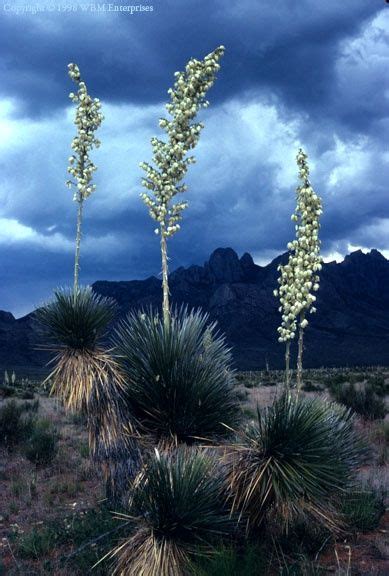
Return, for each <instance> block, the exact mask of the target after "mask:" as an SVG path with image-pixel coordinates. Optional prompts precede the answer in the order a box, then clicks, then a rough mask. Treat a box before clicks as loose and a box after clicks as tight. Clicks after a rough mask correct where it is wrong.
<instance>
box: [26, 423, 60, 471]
mask: <svg viewBox="0 0 389 576" xmlns="http://www.w3.org/2000/svg"><path fill="white" fill-rule="evenodd" d="M58 438H59V435H58V431H57V430H56V428H54V426H53V425H52V423H51V422H50V421H49V420H39V421H38V422H36V423H35V426H34V428H33V431H32V433H31V435H30V437H29V438H28V440H27V442H26V446H25V450H24V453H25V456H26V458H27V459H28V460H30V462H32V463H33V464H35V465H36V466H47V465H48V464H50V463H51V462H52V461H53V460H54V458H55V457H56V455H57V452H58Z"/></svg>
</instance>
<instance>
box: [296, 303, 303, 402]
mask: <svg viewBox="0 0 389 576" xmlns="http://www.w3.org/2000/svg"><path fill="white" fill-rule="evenodd" d="M304 318H305V311H303V312H301V314H300V327H299V340H298V354H297V383H296V384H297V394H299V393H300V390H301V386H302V384H303V350H304V328H303V327H302V326H301V323H302V322H303V321H304Z"/></svg>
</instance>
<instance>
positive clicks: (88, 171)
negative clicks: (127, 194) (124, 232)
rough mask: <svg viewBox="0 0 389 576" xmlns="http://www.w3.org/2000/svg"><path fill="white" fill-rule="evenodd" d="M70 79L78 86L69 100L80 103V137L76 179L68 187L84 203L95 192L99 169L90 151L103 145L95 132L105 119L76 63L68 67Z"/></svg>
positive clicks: (74, 159)
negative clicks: (94, 181) (96, 174)
mask: <svg viewBox="0 0 389 576" xmlns="http://www.w3.org/2000/svg"><path fill="white" fill-rule="evenodd" d="M68 73H69V76H70V78H71V79H72V80H73V81H74V82H75V83H76V84H77V86H78V90H77V93H74V92H70V94H69V98H70V99H71V100H72V101H73V102H75V103H76V104H77V110H76V116H75V120H74V123H75V125H76V127H77V135H76V136H75V137H74V138H73V141H72V144H71V147H72V149H73V150H74V154H73V155H72V156H70V157H69V160H68V161H69V166H68V169H67V171H68V173H69V174H71V175H72V176H73V178H74V180H68V181H67V182H66V185H67V186H68V187H69V188H70V187H72V186H74V187H75V188H76V189H77V192H75V194H74V196H73V199H74V200H75V201H77V202H82V201H83V200H85V198H88V196H90V195H91V194H92V192H93V191H94V190H95V188H96V186H95V185H94V184H93V185H91V181H92V178H93V173H94V172H95V171H96V170H97V167H96V166H95V164H94V163H93V162H92V161H91V160H90V158H89V152H90V151H91V150H92V149H93V148H98V147H99V146H100V141H99V140H98V139H97V138H96V137H95V131H96V130H97V129H98V128H99V127H100V125H101V123H102V121H103V119H104V117H103V115H102V114H101V103H100V100H99V99H98V98H94V99H93V98H91V97H90V96H89V94H88V91H87V87H86V84H85V82H83V81H82V80H81V74H80V70H79V68H78V66H77V65H76V64H73V63H71V64H69V65H68Z"/></svg>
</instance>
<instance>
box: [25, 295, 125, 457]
mask: <svg viewBox="0 0 389 576" xmlns="http://www.w3.org/2000/svg"><path fill="white" fill-rule="evenodd" d="M116 313H117V305H116V303H115V301H114V300H112V299H109V298H104V297H102V296H99V295H97V294H95V293H94V292H93V291H92V289H91V288H90V287H87V288H79V289H78V290H76V291H74V290H66V289H63V290H57V291H56V292H55V298H54V299H53V301H51V302H49V303H48V304H46V305H44V306H43V307H41V308H39V309H38V310H37V311H36V312H35V318H36V320H37V321H38V323H39V326H40V330H41V333H42V337H44V339H45V342H46V344H45V346H44V347H45V348H46V349H49V350H51V351H53V352H54V353H55V356H54V358H53V360H52V361H51V363H52V364H54V368H53V370H52V371H51V373H50V375H49V376H48V377H47V380H51V382H52V384H53V385H52V391H51V392H52V393H54V394H56V395H57V396H59V397H60V398H61V399H62V401H63V402H64V405H65V406H66V408H68V409H70V410H73V411H75V412H79V413H82V414H83V415H85V416H86V418H87V421H88V429H89V434H90V437H89V443H90V451H91V454H92V456H93V457H94V458H97V459H99V458H106V457H109V456H112V454H117V451H118V447H119V446H122V445H123V430H122V426H123V425H124V424H127V425H128V421H127V417H126V414H125V411H124V406H125V403H124V395H125V379H124V375H123V373H122V370H121V368H120V366H119V364H118V362H117V360H116V359H115V358H114V357H113V355H112V354H111V353H110V351H109V350H107V349H106V348H105V346H104V345H103V342H102V341H103V339H104V336H105V333H106V331H107V328H108V326H109V325H110V324H111V323H112V321H113V320H114V318H115V316H116ZM119 451H120V452H122V451H124V446H123V447H122V449H120V450H119Z"/></svg>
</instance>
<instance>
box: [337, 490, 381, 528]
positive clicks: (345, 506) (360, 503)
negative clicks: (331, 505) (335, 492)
mask: <svg viewBox="0 0 389 576" xmlns="http://www.w3.org/2000/svg"><path fill="white" fill-rule="evenodd" d="M384 500H385V497H384V494H383V493H382V492H380V491H378V490H371V489H368V488H362V489H360V490H352V491H350V492H348V493H347V494H345V495H344V497H343V499H342V506H341V511H342V513H343V515H344V518H345V521H346V522H347V524H348V526H349V528H350V529H351V530H355V531H361V532H368V531H370V530H375V529H376V528H377V527H378V525H379V522H380V519H381V517H382V515H383V514H384V512H385V504H384Z"/></svg>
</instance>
